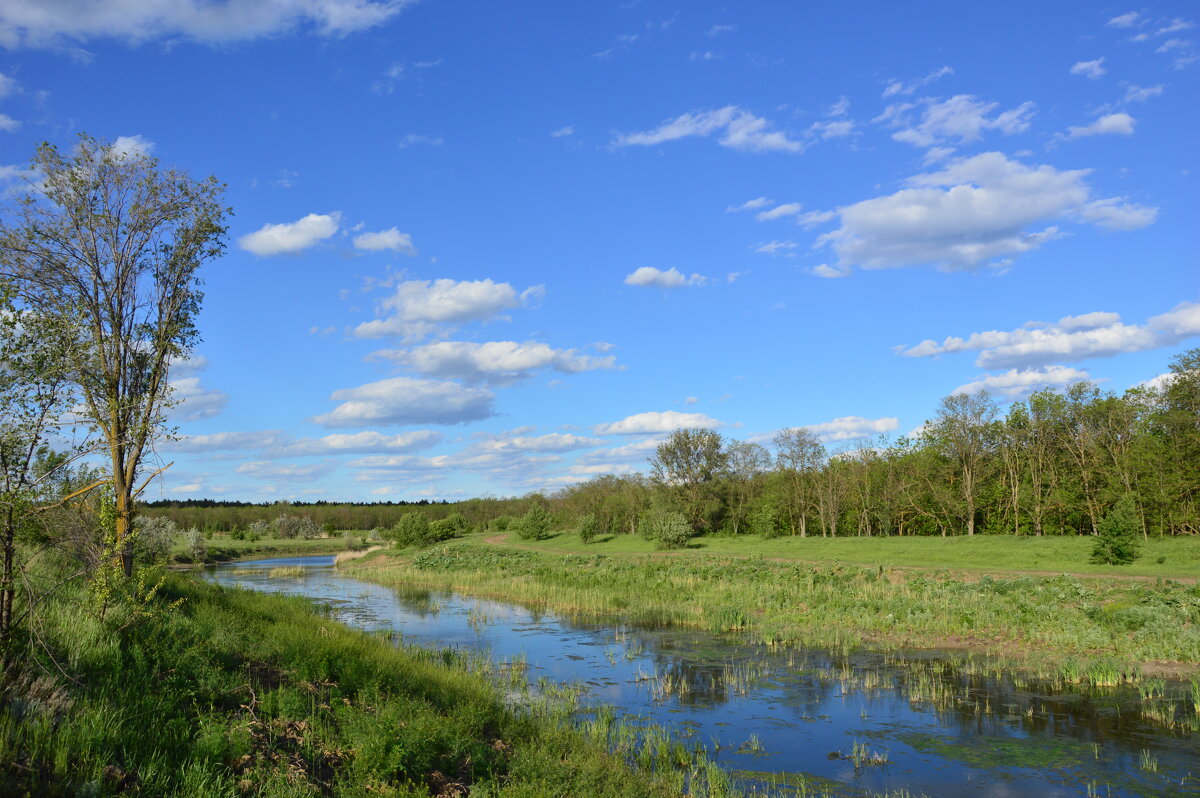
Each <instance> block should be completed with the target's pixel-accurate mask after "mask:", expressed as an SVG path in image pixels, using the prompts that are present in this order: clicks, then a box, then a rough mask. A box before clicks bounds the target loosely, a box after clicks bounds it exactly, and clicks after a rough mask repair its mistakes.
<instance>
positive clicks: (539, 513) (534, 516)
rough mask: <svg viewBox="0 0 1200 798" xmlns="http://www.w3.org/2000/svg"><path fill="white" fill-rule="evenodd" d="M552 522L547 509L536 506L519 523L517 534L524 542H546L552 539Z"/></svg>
mask: <svg viewBox="0 0 1200 798" xmlns="http://www.w3.org/2000/svg"><path fill="white" fill-rule="evenodd" d="M552 520H553V519H552V518H551V517H550V513H549V512H548V511H547V510H546V508H545V507H543V506H542V505H540V504H535V505H533V506H531V507H530V508H529V512H527V513H525V515H523V516H521V520H520V521H518V522H517V534H518V535H519V536H520V537H521V538H522V539H524V540H545V539H546V538H548V537H550V523H551V521H552Z"/></svg>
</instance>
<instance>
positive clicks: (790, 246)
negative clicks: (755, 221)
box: [754, 241, 800, 258]
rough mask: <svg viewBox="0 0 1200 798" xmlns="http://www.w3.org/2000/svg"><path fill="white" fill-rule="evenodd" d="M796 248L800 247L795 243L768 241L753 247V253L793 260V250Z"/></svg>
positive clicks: (794, 254)
mask: <svg viewBox="0 0 1200 798" xmlns="http://www.w3.org/2000/svg"><path fill="white" fill-rule="evenodd" d="M798 246H800V245H799V244H797V243H796V242H795V241H768V242H766V243H764V244H757V245H755V246H754V251H755V252H758V253H761V254H763V255H771V256H773V257H783V258H794V257H796V253H795V252H793V250H794V249H796V247H798Z"/></svg>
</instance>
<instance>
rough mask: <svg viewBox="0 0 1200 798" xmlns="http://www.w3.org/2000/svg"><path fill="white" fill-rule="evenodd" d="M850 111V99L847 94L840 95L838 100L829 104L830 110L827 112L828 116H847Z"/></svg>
mask: <svg viewBox="0 0 1200 798" xmlns="http://www.w3.org/2000/svg"><path fill="white" fill-rule="evenodd" d="M849 111H850V100H848V99H846V96H845V95H842V96H841V97H838V101H837V102H835V103H834V104H833V105H831V106H829V110H828V111H826V112H825V115H826V116H845V115H846V114H847V113H848V112H849Z"/></svg>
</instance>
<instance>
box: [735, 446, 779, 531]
mask: <svg viewBox="0 0 1200 798" xmlns="http://www.w3.org/2000/svg"><path fill="white" fill-rule="evenodd" d="M727 451H728V454H729V476H730V482H731V485H730V488H731V493H732V499H733V501H732V506H731V507H730V513H729V514H730V516H731V518H730V520H731V521H732V522H733V534H735V535H737V534H740V533H741V532H743V531H744V530H743V527H744V526H745V525H746V524H745V521H746V517H747V514H748V513H749V509H750V506H751V503H752V502H753V501H754V497H755V495H756V494H757V493H758V491H759V490H760V489H761V487H762V485H761V482H762V475H763V474H764V473H766V472H767V471H768V470H769V469H770V468H771V455H770V454H769V453H768V452H767V450H766V449H765V448H763V447H762V446H761V445H759V444H757V443H750V442H748V441H731V442H730V443H729V446H728V447H727Z"/></svg>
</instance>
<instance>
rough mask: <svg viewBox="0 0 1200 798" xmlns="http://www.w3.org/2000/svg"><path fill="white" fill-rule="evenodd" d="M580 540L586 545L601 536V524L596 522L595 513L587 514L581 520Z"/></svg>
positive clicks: (579, 528)
mask: <svg viewBox="0 0 1200 798" xmlns="http://www.w3.org/2000/svg"><path fill="white" fill-rule="evenodd" d="M578 532H579V539H580V540H582V541H583V542H584V543H590V542H592V541H593V540H595V539H596V536H597V535H599V534H600V522H599V521H597V520H596V514H595V513H587V514H586V515H584V516H582V517H581V518H580V519H579V526H578Z"/></svg>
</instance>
